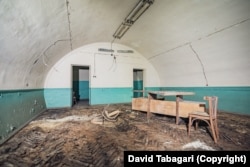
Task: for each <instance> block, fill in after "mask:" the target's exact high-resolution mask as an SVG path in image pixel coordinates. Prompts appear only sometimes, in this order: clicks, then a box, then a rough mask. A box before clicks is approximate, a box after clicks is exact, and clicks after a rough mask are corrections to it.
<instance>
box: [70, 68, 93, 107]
mask: <svg viewBox="0 0 250 167" xmlns="http://www.w3.org/2000/svg"><path fill="white" fill-rule="evenodd" d="M72 72H73V74H72V76H73V77H72V96H73V97H72V106H73V105H75V104H86V105H89V97H90V96H89V95H90V88H89V85H90V82H89V72H90V71H89V66H72Z"/></svg>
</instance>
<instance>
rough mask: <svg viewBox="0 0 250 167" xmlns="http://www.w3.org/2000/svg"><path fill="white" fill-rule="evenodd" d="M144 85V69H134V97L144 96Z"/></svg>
mask: <svg viewBox="0 0 250 167" xmlns="http://www.w3.org/2000/svg"><path fill="white" fill-rule="evenodd" d="M143 90H144V86H143V70H142V69H133V92H134V94H133V97H134V98H136V97H143V96H144V93H143Z"/></svg>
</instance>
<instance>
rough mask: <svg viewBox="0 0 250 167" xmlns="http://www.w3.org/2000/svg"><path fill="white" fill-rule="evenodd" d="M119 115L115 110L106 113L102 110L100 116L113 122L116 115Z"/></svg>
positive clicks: (118, 111)
mask: <svg viewBox="0 0 250 167" xmlns="http://www.w3.org/2000/svg"><path fill="white" fill-rule="evenodd" d="M119 114H120V110H115V111H111V112H108V111H107V110H104V111H103V112H102V116H103V118H104V119H105V120H107V121H110V122H115V121H116V120H117V117H118V115H119Z"/></svg>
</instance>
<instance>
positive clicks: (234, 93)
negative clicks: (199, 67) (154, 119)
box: [147, 87, 250, 115]
mask: <svg viewBox="0 0 250 167" xmlns="http://www.w3.org/2000/svg"><path fill="white" fill-rule="evenodd" d="M153 89H154V90H156V89H157V88H153ZM147 90H151V88H147ZM158 90H169V91H192V92H195V95H194V96H184V99H186V100H195V101H203V97H204V96H218V98H219V99H218V100H219V101H218V109H219V110H221V111H226V112H231V113H238V114H247V115H250V87H161V88H158ZM165 99H166V100H173V101H174V100H175V97H173V96H167V97H166V98H165Z"/></svg>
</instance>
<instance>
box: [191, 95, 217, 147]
mask: <svg viewBox="0 0 250 167" xmlns="http://www.w3.org/2000/svg"><path fill="white" fill-rule="evenodd" d="M204 100H207V101H208V109H206V112H200V111H196V112H192V113H189V123H188V135H190V128H191V126H192V124H193V123H194V121H195V123H196V124H195V129H197V127H198V120H201V121H204V122H206V123H207V124H208V125H209V127H210V129H211V131H212V137H213V139H214V142H215V143H217V142H218V139H219V131H218V125H217V105H218V97H216V96H211V97H209V96H205V97H204Z"/></svg>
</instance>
